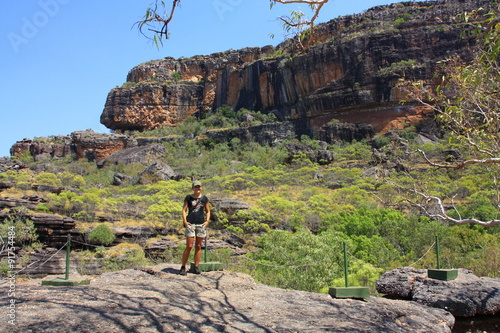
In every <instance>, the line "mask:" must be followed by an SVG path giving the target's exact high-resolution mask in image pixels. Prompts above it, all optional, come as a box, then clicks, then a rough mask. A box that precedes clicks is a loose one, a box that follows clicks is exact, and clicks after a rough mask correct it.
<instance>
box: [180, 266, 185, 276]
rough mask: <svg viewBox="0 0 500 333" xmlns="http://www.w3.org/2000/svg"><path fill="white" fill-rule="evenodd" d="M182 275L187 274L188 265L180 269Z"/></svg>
mask: <svg viewBox="0 0 500 333" xmlns="http://www.w3.org/2000/svg"><path fill="white" fill-rule="evenodd" d="M179 274H180V275H186V274H187V273H186V267H181V270H180V271H179Z"/></svg>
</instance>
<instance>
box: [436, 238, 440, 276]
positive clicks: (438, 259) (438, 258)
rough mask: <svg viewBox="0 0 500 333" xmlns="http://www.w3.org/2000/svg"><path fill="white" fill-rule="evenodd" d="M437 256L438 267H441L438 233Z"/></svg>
mask: <svg viewBox="0 0 500 333" xmlns="http://www.w3.org/2000/svg"><path fill="white" fill-rule="evenodd" d="M436 258H437V266H438V267H437V269H441V258H440V257H439V237H438V235H436Z"/></svg>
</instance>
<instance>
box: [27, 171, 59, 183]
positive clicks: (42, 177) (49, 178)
mask: <svg viewBox="0 0 500 333" xmlns="http://www.w3.org/2000/svg"><path fill="white" fill-rule="evenodd" d="M34 182H35V184H38V185H48V186H61V185H62V183H61V180H60V179H59V178H57V175H55V174H53V173H51V172H42V173H39V174H38V175H36V176H35V178H34Z"/></svg>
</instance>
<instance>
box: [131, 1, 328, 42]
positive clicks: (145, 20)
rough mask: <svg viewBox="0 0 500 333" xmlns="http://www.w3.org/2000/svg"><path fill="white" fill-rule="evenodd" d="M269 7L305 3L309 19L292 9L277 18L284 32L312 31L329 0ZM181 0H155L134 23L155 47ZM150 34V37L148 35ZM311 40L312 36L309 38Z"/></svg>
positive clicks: (163, 35)
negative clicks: (311, 12) (289, 13)
mask: <svg viewBox="0 0 500 333" xmlns="http://www.w3.org/2000/svg"><path fill="white" fill-rule="evenodd" d="M269 1H270V7H271V8H272V7H273V6H274V5H275V4H277V3H281V4H307V5H308V6H309V8H310V9H311V10H312V11H313V16H312V18H311V19H310V20H307V19H305V17H304V14H303V13H301V12H297V11H292V15H291V16H289V17H288V16H281V17H279V19H280V20H281V21H282V22H283V29H284V30H285V31H286V32H290V31H294V32H299V33H301V32H304V31H305V29H306V27H309V31H310V32H311V37H312V32H313V29H314V22H315V21H316V19H317V18H318V15H319V13H320V11H321V8H322V7H323V6H324V5H325V4H326V3H327V2H328V1H329V0H269ZM180 2H181V0H171V2H169V1H163V0H155V2H153V3H151V4H150V5H149V7H148V8H147V9H146V14H144V16H143V17H142V19H141V20H140V21H138V22H136V23H135V24H134V26H137V28H138V29H139V32H140V33H141V34H143V35H144V36H145V37H146V38H148V39H150V40H152V41H153V43H154V44H155V45H156V47H159V46H160V45H163V40H166V39H169V38H170V33H169V30H168V25H169V23H170V22H171V21H172V19H173V17H174V13H175V9H176V8H177V7H178V6H179V5H180ZM151 34H152V37H150V35H151ZM298 38H299V41H300V42H299V47H300V48H301V49H304V48H305V46H304V45H303V44H302V42H301V41H302V40H303V39H304V38H303V36H300V34H298ZM311 40H312V38H311Z"/></svg>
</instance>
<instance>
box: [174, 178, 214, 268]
mask: <svg viewBox="0 0 500 333" xmlns="http://www.w3.org/2000/svg"><path fill="white" fill-rule="evenodd" d="M192 189H193V194H188V195H187V196H186V198H184V205H183V206H182V220H183V221H184V227H186V230H185V232H184V235H185V236H186V249H185V250H184V253H183V254H182V266H181V269H180V272H179V274H181V275H186V264H187V261H188V260H189V254H190V253H191V249H192V248H193V245H194V246H195V249H194V267H193V268H192V270H190V271H189V272H190V273H194V274H200V269H199V268H198V265H199V264H200V258H201V244H202V243H203V238H205V237H206V235H207V225H208V221H209V220H210V205H209V204H208V198H207V197H206V196H205V195H202V194H201V190H202V189H203V187H202V185H201V182H199V181H194V182H193V184H192ZM195 238H196V242H195Z"/></svg>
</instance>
